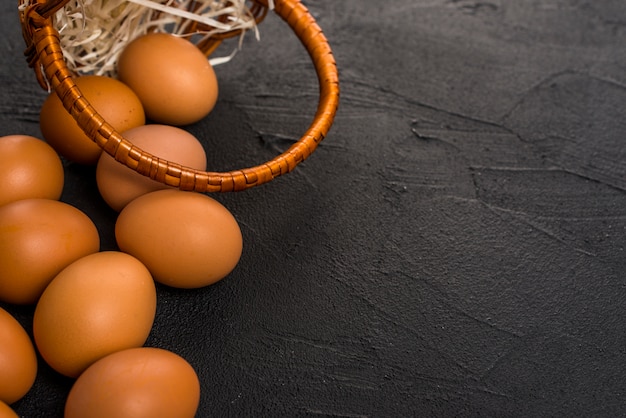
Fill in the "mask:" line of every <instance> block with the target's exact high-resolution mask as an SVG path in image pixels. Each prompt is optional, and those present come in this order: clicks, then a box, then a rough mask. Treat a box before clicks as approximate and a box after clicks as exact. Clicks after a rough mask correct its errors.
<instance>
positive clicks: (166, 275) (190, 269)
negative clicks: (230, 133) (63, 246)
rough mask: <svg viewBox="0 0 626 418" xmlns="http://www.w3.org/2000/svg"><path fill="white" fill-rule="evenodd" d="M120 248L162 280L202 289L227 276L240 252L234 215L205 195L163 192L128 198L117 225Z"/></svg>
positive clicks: (170, 284)
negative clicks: (130, 199)
mask: <svg viewBox="0 0 626 418" xmlns="http://www.w3.org/2000/svg"><path fill="white" fill-rule="evenodd" d="M115 237H116V239H117V244H118V245H119V248H120V249H121V250H122V251H124V252H127V253H129V254H132V255H133V256H135V257H137V258H138V259H139V260H141V262H143V263H144V264H145V265H146V267H148V270H150V272H151V273H152V276H153V277H154V279H155V280H156V281H158V282H160V283H163V284H166V285H169V286H172V287H177V288H198V287H202V286H206V285H209V284H212V283H214V282H216V281H218V280H220V279H222V278H224V277H225V276H226V275H228V274H229V273H230V272H231V271H232V270H233V269H234V268H235V266H236V265H237V263H238V261H239V258H240V256H241V251H242V237H241V230H240V229H239V225H238V224H237V221H236V220H235V218H234V217H233V215H232V214H231V213H230V212H229V211H228V209H226V208H225V207H224V206H222V205H221V204H220V203H219V202H217V201H216V200H214V199H212V198H210V197H208V196H207V195H204V194H200V193H193V192H181V191H179V190H159V191H156V192H152V193H148V194H145V195H143V196H141V197H138V198H137V199H135V200H133V201H132V202H130V203H129V204H128V205H127V206H126V207H125V208H124V209H123V210H122V212H120V214H119V216H118V219H117V222H116V224H115Z"/></svg>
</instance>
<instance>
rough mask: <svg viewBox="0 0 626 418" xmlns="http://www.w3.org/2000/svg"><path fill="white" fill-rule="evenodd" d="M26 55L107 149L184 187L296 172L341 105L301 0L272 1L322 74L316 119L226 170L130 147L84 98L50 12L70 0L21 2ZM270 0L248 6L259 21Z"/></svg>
mask: <svg viewBox="0 0 626 418" xmlns="http://www.w3.org/2000/svg"><path fill="white" fill-rule="evenodd" d="M18 1H19V10H20V19H21V23H22V32H23V36H24V40H25V41H26V45H27V48H26V51H25V55H26V57H27V60H28V64H29V65H30V66H31V67H32V68H33V69H34V70H35V74H36V76H37V80H38V81H39V84H40V85H41V86H42V87H43V88H44V89H46V90H47V89H52V90H54V91H55V92H56V93H57V95H58V96H59V97H60V98H61V101H62V102H63V105H64V107H65V108H66V109H67V111H68V112H69V113H70V114H71V115H72V116H73V117H74V119H75V120H76V121H77V123H78V125H79V126H80V127H81V128H82V129H83V131H84V132H85V133H86V134H87V135H88V136H89V137H90V138H91V139H92V140H93V141H94V142H95V143H96V144H98V145H99V146H100V147H101V148H102V149H103V150H104V152H106V153H107V154H109V155H111V156H112V157H113V158H115V159H116V160H117V161H119V162H120V163H122V164H124V165H126V166H127V167H129V168H131V169H133V170H135V171H137V172H138V173H140V174H142V175H144V176H147V177H150V178H152V179H154V180H157V181H159V182H161V183H164V184H167V185H169V186H173V187H176V188H179V189H181V190H186V191H197V192H203V193H206V192H229V191H241V190H245V189H248V188H251V187H254V186H257V185H260V184H263V183H267V182H269V181H270V180H273V179H274V178H276V177H278V176H281V175H283V174H286V173H289V172H290V171H292V170H293V169H294V168H295V167H296V166H297V165H298V164H299V163H300V162H302V161H303V160H304V159H306V158H307V157H308V156H309V155H311V153H312V152H313V151H314V150H315V149H316V148H317V146H318V144H319V143H320V141H322V139H324V137H325V136H326V134H327V132H328V130H329V129H330V127H331V125H332V123H333V119H334V117H335V113H336V111H337V106H338V103H339V80H338V73H337V67H336V64H335V60H334V57H333V54H332V51H331V48H330V46H329V44H328V41H327V40H326V38H325V36H324V34H323V33H322V30H321V29H320V27H319V26H318V25H317V23H316V22H315V19H314V18H313V17H312V16H311V14H310V13H309V12H308V10H307V9H306V7H305V6H304V5H303V4H301V3H300V1H299V0H274V8H273V10H274V12H276V13H277V14H278V15H279V16H280V17H281V18H282V19H283V20H284V21H285V22H287V24H288V25H289V26H290V27H291V29H292V30H293V32H294V33H295V34H296V36H297V37H298V38H299V39H300V41H301V42H302V44H303V45H304V47H305V48H306V49H307V51H308V53H309V55H310V57H311V59H312V61H313V64H314V67H315V71H316V73H317V76H318V81H319V87H320V90H319V91H320V99H319V102H318V107H317V112H316V114H315V116H314V119H313V122H312V123H311V124H310V126H309V128H308V130H307V131H306V132H305V133H304V135H303V136H302V137H301V138H300V139H299V140H298V141H297V142H296V143H294V144H293V145H292V146H291V147H290V148H289V149H288V150H287V151H285V152H284V153H282V154H280V155H278V156H277V157H275V158H273V159H272V160H270V161H267V162H265V163H263V164H260V165H257V166H254V167H249V168H244V169H240V170H233V171H228V172H207V171H200V170H195V169H193V168H189V167H185V166H182V165H180V164H177V163H176V162H171V161H167V160H164V159H161V158H158V157H156V156H154V155H151V154H149V153H147V152H145V151H143V150H142V149H140V148H138V147H136V146H134V145H132V144H131V143H130V142H129V141H128V140H127V139H125V138H124V137H123V136H122V135H121V134H120V133H118V132H116V131H115V129H113V127H112V126H111V125H110V124H108V123H107V122H106V121H105V120H104V119H103V118H102V117H101V116H100V115H99V114H98V113H97V112H96V111H95V109H94V108H93V107H92V106H91V105H90V104H89V102H88V101H87V100H86V99H85V98H84V97H83V96H82V94H81V92H80V90H79V89H78V87H77V86H76V84H75V82H74V78H75V77H77V75H75V74H74V73H73V72H72V71H71V70H70V69H69V68H68V66H67V63H66V61H65V59H64V57H63V51H62V49H61V45H60V41H59V33H58V31H57V30H56V29H55V28H54V26H53V22H52V16H53V15H54V14H55V13H56V12H57V11H58V10H59V9H60V8H62V7H63V6H64V5H65V3H67V1H68V0H18ZM268 7H269V6H268V4H267V0H252V6H251V7H250V10H251V11H252V12H253V13H254V14H255V17H256V18H257V20H258V21H260V20H262V19H263V17H264V16H265V13H266V12H267V10H268ZM236 34H237V33H224V34H220V35H217V36H214V37H212V38H211V39H210V40H208V41H206V40H205V41H204V42H202V43H197V44H196V46H197V47H198V48H200V49H201V50H202V51H203V52H204V53H205V54H206V55H207V56H208V55H209V54H210V53H211V52H212V51H213V50H214V49H215V48H216V46H217V45H219V43H220V42H221V40H222V39H224V38H226V37H229V36H233V35H236Z"/></svg>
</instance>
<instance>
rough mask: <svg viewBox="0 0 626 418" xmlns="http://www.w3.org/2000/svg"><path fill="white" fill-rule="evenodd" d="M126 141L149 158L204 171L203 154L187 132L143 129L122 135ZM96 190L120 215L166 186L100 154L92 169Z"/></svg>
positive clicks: (156, 127) (170, 128)
mask: <svg viewBox="0 0 626 418" xmlns="http://www.w3.org/2000/svg"><path fill="white" fill-rule="evenodd" d="M123 135H124V137H125V138H126V139H128V140H129V141H130V142H132V143H133V144H134V145H136V146H138V147H139V148H141V149H143V150H144V151H146V152H149V153H150V154H152V155H154V156H156V157H159V158H162V159H165V160H168V161H173V162H176V163H178V164H180V165H183V166H187V167H191V168H195V169H197V170H206V153H205V151H204V148H203V147H202V144H201V143H200V141H198V139H197V138H196V137H195V136H193V135H192V134H190V133H189V132H187V131H185V130H183V129H180V128H176V127H174V126H168V125H143V126H139V127H136V128H133V129H130V130H128V131H125V132H123ZM96 181H97V184H98V190H99V192H100V195H101V196H102V198H103V199H104V201H105V202H106V203H107V204H108V205H109V206H110V207H111V208H113V209H114V210H116V211H118V212H119V211H121V210H122V209H123V208H124V206H126V205H127V204H128V202H130V201H131V200H133V199H135V198H137V197H139V196H141V195H144V194H146V193H149V192H152V191H155V190H160V189H165V188H168V187H169V186H166V185H165V184H163V183H161V182H158V181H156V180H152V179H151V178H149V177H146V176H143V175H141V174H139V173H137V172H136V171H134V170H132V169H130V168H128V167H126V166H125V165H123V164H120V163H119V162H117V161H115V159H114V158H113V157H111V156H110V155H108V154H106V153H102V155H101V156H100V159H99V161H98V166H97V168H96Z"/></svg>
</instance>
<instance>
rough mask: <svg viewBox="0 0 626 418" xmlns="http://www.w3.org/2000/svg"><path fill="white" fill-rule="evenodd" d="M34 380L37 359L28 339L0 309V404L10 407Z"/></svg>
mask: <svg viewBox="0 0 626 418" xmlns="http://www.w3.org/2000/svg"><path fill="white" fill-rule="evenodd" d="M36 376H37V355H36V354H35V348H34V347H33V343H32V341H31V340H30V337H29V336H28V334H27V333H26V331H25V330H24V328H22V325H21V324H20V323H19V322H17V320H16V319H15V318H13V316H11V314H10V313H8V312H7V311H5V310H4V309H2V308H0V401H2V402H5V403H7V404H12V403H14V402H15V401H17V400H19V399H21V398H22V397H23V396H24V395H26V393H27V392H28V391H29V390H30V388H31V387H32V386H33V383H34V382H35V377H36ZM1 410H2V408H0V411H1ZM2 416H3V415H2V413H1V412H0V417H2Z"/></svg>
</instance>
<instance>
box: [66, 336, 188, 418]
mask: <svg viewBox="0 0 626 418" xmlns="http://www.w3.org/2000/svg"><path fill="white" fill-rule="evenodd" d="M199 402H200V382H199V381H198V376H197V374H196V372H195V370H194V369H193V367H192V366H191V365H190V364H189V363H188V362H187V361H186V360H185V359H183V358H182V357H180V356H179V355H177V354H174V353H172V352H170V351H167V350H164V349H160V348H152V347H140V348H133V349H128V350H123V351H118V352H116V353H113V354H111V355H109V356H106V357H104V358H103V359H101V360H99V361H97V362H96V363H94V364H93V365H91V366H90V367H89V368H88V369H87V370H85V372H84V373H82V374H81V375H80V377H79V378H78V379H77V380H76V382H75V383H74V385H73V386H72V389H71V390H70V393H69V395H68V397H67V401H66V403H65V418H83V417H87V416H88V417H90V418H111V417H115V418H154V417H159V418H193V417H194V416H195V414H196V410H197V409H198V404H199Z"/></svg>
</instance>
